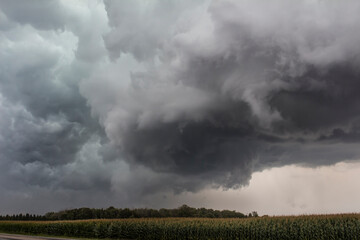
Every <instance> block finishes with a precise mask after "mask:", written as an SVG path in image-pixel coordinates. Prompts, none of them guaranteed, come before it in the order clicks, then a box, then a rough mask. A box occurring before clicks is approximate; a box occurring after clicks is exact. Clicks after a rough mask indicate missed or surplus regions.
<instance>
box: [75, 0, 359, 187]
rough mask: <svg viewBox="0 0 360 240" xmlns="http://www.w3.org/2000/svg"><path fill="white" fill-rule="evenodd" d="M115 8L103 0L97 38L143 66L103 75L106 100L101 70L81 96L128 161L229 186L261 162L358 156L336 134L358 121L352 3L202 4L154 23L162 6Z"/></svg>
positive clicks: (196, 180)
mask: <svg viewBox="0 0 360 240" xmlns="http://www.w3.org/2000/svg"><path fill="white" fill-rule="evenodd" d="M137 4H138V5H137ZM122 5H123V4H120V5H119V4H117V3H115V2H112V1H107V2H106V9H107V13H108V17H109V22H110V27H111V31H110V32H109V33H108V34H106V35H105V36H104V39H105V44H106V47H107V50H108V52H109V55H110V57H111V58H113V59H115V60H116V59H117V58H118V59H120V61H121V59H126V58H129V55H132V56H133V57H134V58H135V59H137V60H138V63H137V64H138V65H140V66H143V70H141V71H139V70H131V75H130V76H131V78H130V79H129V77H124V76H123V75H126V72H125V73H124V72H121V73H120V74H118V75H114V76H112V75H111V74H110V76H109V75H107V78H108V79H109V80H107V84H108V85H109V86H113V87H114V88H116V89H117V91H116V90H111V91H104V93H106V94H107V98H106V99H105V98H104V97H102V96H101V95H102V94H100V93H99V92H96V89H98V88H99V83H98V81H97V80H96V78H98V79H101V73H100V74H99V73H98V74H99V75H98V76H96V77H95V78H94V79H91V80H90V81H88V82H86V83H84V84H83V85H82V92H83V94H84V95H85V96H86V97H87V98H88V100H89V102H90V105H91V106H92V110H93V111H94V112H95V113H97V114H98V115H99V117H100V119H101V122H102V124H103V125H104V127H105V130H106V132H107V135H108V137H109V138H110V140H111V141H112V142H113V143H114V144H115V145H118V146H119V148H120V149H121V151H122V152H123V153H124V154H125V156H126V159H127V160H128V161H130V162H132V163H135V164H138V163H140V164H142V165H145V166H148V167H150V168H152V169H154V170H155V171H157V172H171V173H174V174H177V175H179V176H184V177H186V178H190V179H193V180H194V184H199V185H202V184H203V182H208V183H213V184H219V185H222V186H225V187H234V186H239V185H241V184H244V183H247V181H248V179H249V178H250V176H251V173H252V172H253V171H256V170H262V169H264V168H267V167H272V166H282V165H286V164H293V163H298V164H306V165H311V166H316V165H323V164H333V163H335V162H337V161H342V160H344V159H347V160H349V159H356V158H358V157H359V151H358V150H357V149H356V148H354V145H352V144H349V145H346V144H344V142H346V137H345V136H344V135H341V134H339V133H340V132H341V131H345V132H349V131H351V130H350V129H354V127H353V126H355V125H358V119H359V114H358V111H357V110H356V109H358V107H359V100H360V99H359V95H358V94H357V90H358V89H359V87H360V85H359V83H358V82H359V71H358V70H357V69H358V64H359V63H360V62H359V57H358V56H359V53H360V49H359V47H358V44H357V42H358V41H359V40H360V35H359V34H357V33H356V31H355V29H357V28H358V27H359V24H358V20H359V18H358V16H357V14H356V11H357V10H359V8H360V4H358V3H357V2H355V1H345V2H344V3H337V2H331V3H330V2H322V1H308V2H305V1H300V2H297V3H293V2H292V3H288V2H287V1H281V0H279V1H275V2H271V3H270V2H265V1H260V0H259V1H221V2H212V3H210V4H209V5H207V3H204V4H199V3H198V4H197V6H194V7H193V8H192V9H186V11H182V12H181V11H180V12H179V13H178V15H176V18H167V16H166V15H164V16H161V17H160V18H155V19H161V18H162V17H164V18H165V21H162V24H165V25H164V26H162V27H161V28H157V25H156V24H155V22H152V21H151V20H149V18H150V17H149V16H155V15H156V12H157V11H155V10H154V9H158V8H162V7H164V9H167V7H168V6H163V5H160V4H157V3H153V4H143V5H141V4H139V3H138V2H134V3H133V4H130V5H128V4H125V5H126V7H127V8H124V6H122ZM135 5H137V6H135ZM140 5H141V6H140ZM204 6H205V7H204ZM125 9H126V10H125ZM265 9H266V10H265ZM285 9H286V11H285ZM167 10H169V9H167ZM344 12H346V13H347V15H346V17H344V16H343V13H344ZM117 13H122V14H117ZM127 14H129V15H130V16H128V15H127ZM195 16H196V17H195ZM341 16H342V17H341ZM132 18H134V19H136V21H135V23H136V24H134V25H132V26H133V27H132V28H131V29H129V28H127V27H126V26H127V25H128V24H126V20H129V19H132ZM162 20H163V19H162ZM166 20H167V21H166ZM138 21H140V24H139V22H138ZM154 30H155V32H156V33H157V34H155V35H152V34H153V33H154ZM129 31H130V32H129ZM137 34H141V36H139V35H137ZM147 40H149V41H147ZM145 49H146V50H145ZM145 56H146V57H145ZM129 59H130V58H129ZM115 60H114V61H115ZM112 65H113V66H110V67H108V68H109V69H112V68H115V67H116V65H117V64H116V63H113V64H112ZM135 65H136V64H135ZM134 69H136V67H134ZM104 72H107V73H108V72H109V71H104ZM119 82H122V84H119ZM108 88H109V87H108ZM112 93H114V94H116V95H114V96H113V97H109V96H108V95H109V94H110V96H112ZM99 96H101V97H100V98H101V99H102V100H99ZM105 106H106V108H107V109H109V110H108V111H103V108H104V107H105ZM332 133H335V135H336V133H338V134H337V135H336V136H335V135H334V134H333V135H332ZM348 135H349V134H348ZM350 135H353V134H352V133H350ZM324 136H327V138H333V141H332V142H331V141H325V140H324V138H326V137H324ZM352 140H353V141H357V139H356V138H352ZM184 188H185V189H188V188H187V186H184Z"/></svg>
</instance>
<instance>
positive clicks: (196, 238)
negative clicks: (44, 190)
mask: <svg viewBox="0 0 360 240" xmlns="http://www.w3.org/2000/svg"><path fill="white" fill-rule="evenodd" d="M179 210H180V209H179ZM183 210H186V211H187V210H189V209H188V208H184V209H183ZM186 211H185V212H186ZM187 213H188V212H186V214H187ZM0 231H1V232H8V233H26V234H34V235H35V234H47V235H54V236H64V237H86V238H113V239H144V240H155V239H161V240H166V239H189V240H190V239H192V240H205V239H206V240H210V239H214V240H217V239H218V240H220V239H222V240H225V239H237V240H241V239H269V240H270V239H294V240H297V239H298V240H300V239H360V215H359V214H348V215H327V216H300V217H261V218H260V217H258V218H244V219H231V218H228V219H213V218H211V219H210V218H166V219H165V218H154V219H152V218H147V219H118V220H77V221H47V222H45V221H42V222H34V221H32V222H31V221H23V222H20V221H2V222H0Z"/></svg>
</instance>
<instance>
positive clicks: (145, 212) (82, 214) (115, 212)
mask: <svg viewBox="0 0 360 240" xmlns="http://www.w3.org/2000/svg"><path fill="white" fill-rule="evenodd" d="M169 217H198V218H204V217H205V218H244V217H246V216H245V215H244V214H242V213H239V212H235V211H229V210H223V211H219V210H213V209H206V208H192V207H189V206H187V205H182V206H181V207H179V208H176V209H164V208H162V209H160V210H156V209H148V208H136V209H129V208H123V209H121V208H114V207H109V208H107V209H96V208H76V209H70V210H64V211H60V212H49V213H46V214H45V215H44V216H35V215H29V214H26V215H23V214H19V215H13V216H8V215H7V216H0V220H18V221H24V220H26V221H28V220H51V221H53V220H80V219H119V218H169Z"/></svg>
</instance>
